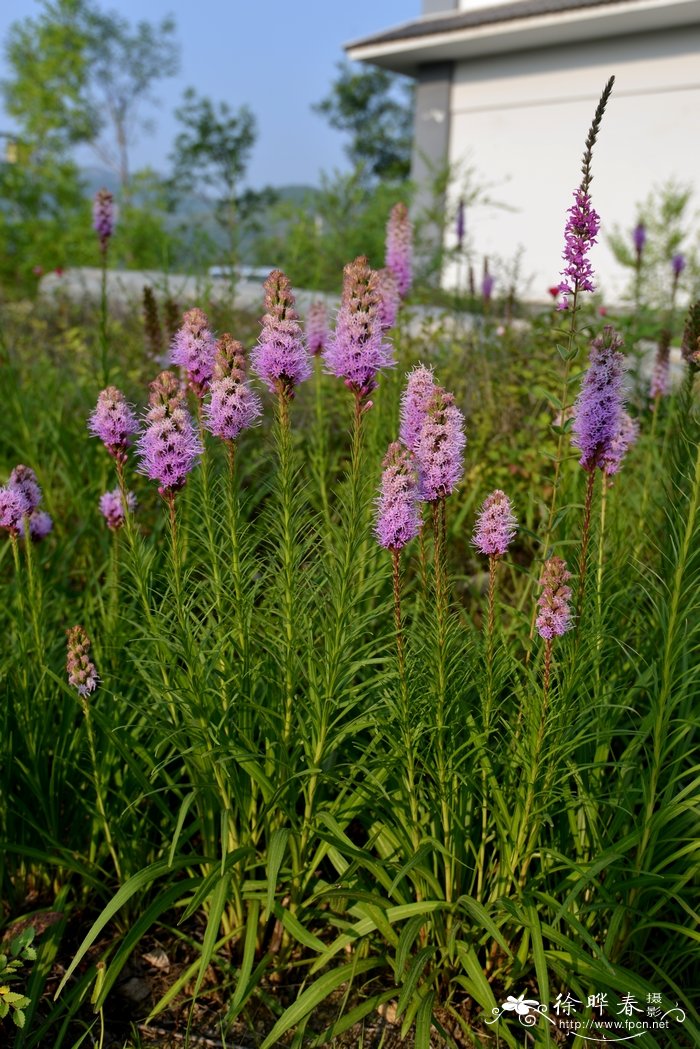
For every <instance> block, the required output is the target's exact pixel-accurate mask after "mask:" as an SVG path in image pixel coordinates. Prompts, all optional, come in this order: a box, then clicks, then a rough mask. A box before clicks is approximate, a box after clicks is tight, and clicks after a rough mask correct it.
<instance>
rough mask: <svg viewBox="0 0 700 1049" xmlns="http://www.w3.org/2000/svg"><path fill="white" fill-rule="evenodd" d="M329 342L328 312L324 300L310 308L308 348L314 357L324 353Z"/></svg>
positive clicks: (307, 335)
mask: <svg viewBox="0 0 700 1049" xmlns="http://www.w3.org/2000/svg"><path fill="white" fill-rule="evenodd" d="M327 341H328V311H327V309H326V304H325V302H324V301H323V300H322V299H317V300H316V302H312V303H311V305H310V306H309V312H308V314H307V315H306V348H307V350H308V351H309V353H313V355H314V357H318V356H319V354H321V353H323V351H324V349H325V348H326V343H327Z"/></svg>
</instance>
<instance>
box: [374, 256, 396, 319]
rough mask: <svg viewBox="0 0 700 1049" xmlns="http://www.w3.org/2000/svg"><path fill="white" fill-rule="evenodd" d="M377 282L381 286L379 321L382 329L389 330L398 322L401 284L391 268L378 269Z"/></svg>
mask: <svg viewBox="0 0 700 1049" xmlns="http://www.w3.org/2000/svg"><path fill="white" fill-rule="evenodd" d="M377 284H378V288H379V321H380V324H381V326H382V331H389V329H390V328H393V327H394V325H395V324H396V318H397V316H398V312H399V306H400V305H401V297H400V296H399V285H398V283H397V280H396V277H395V276H394V274H393V273H392V271H391V270H390V269H387V267H386V266H385V267H384V269H381V270H377Z"/></svg>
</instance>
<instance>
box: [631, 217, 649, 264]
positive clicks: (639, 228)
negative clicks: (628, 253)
mask: <svg viewBox="0 0 700 1049" xmlns="http://www.w3.org/2000/svg"><path fill="white" fill-rule="evenodd" d="M632 242H633V244H634V250H635V251H636V253H637V258H638V259H640V260H641V257H642V252H643V251H644V246H645V244H646V242H647V228H646V226H645V225H644V223H643V222H638V223H637V225H636V226H635V227H634V231H633V233H632Z"/></svg>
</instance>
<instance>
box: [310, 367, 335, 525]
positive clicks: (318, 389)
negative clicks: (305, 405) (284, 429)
mask: <svg viewBox="0 0 700 1049" xmlns="http://www.w3.org/2000/svg"><path fill="white" fill-rule="evenodd" d="M323 409H324V405H323V372H322V370H321V360H320V358H317V360H316V362H315V367H314V427H313V433H312V448H313V453H312V460H311V461H312V465H313V468H314V472H315V473H316V480H317V483H318V490H319V494H320V496H321V508H322V511H323V519H324V522H325V530H326V535H330V533H331V510H330V503H329V501H328V483H327V476H328V441H327V437H326V428H327V422H326V418H325V414H324V410H323Z"/></svg>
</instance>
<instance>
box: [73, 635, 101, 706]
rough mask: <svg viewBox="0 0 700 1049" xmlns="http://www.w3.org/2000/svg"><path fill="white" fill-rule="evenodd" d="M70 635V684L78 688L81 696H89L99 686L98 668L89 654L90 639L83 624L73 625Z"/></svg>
mask: <svg viewBox="0 0 700 1049" xmlns="http://www.w3.org/2000/svg"><path fill="white" fill-rule="evenodd" d="M66 634H67V636H68V654H67V657H66V673H67V674H68V684H69V685H71V686H72V687H73V688H75V689H77V691H78V695H79V696H89V695H90V693H91V692H94V691H95V689H96V688H97V683H98V681H99V678H98V676H97V669H96V668H95V664H94V663H93V662H92V660H91V659H90V656H89V654H88V653H89V652H90V639H89V638H88V636H87V634H86V633H85V631H84V630H83V628H82V627H81V626H74V627H71V628H70V630H67V631H66Z"/></svg>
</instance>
